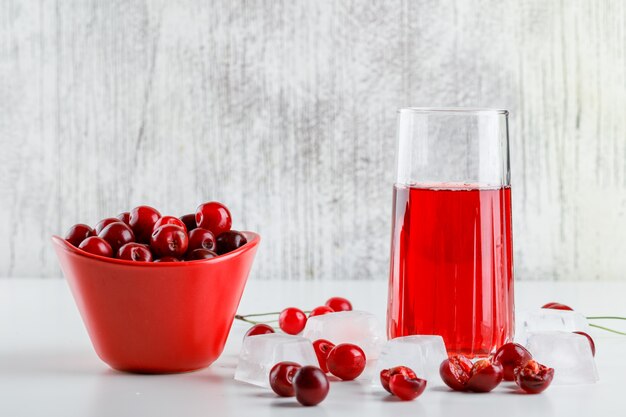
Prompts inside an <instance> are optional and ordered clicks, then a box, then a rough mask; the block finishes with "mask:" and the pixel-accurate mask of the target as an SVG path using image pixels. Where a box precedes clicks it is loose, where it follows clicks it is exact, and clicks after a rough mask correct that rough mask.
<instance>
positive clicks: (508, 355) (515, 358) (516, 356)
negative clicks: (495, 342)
mask: <svg viewBox="0 0 626 417" xmlns="http://www.w3.org/2000/svg"><path fill="white" fill-rule="evenodd" d="M532 358H533V356H532V355H531V354H530V352H529V351H528V350H527V349H526V348H525V347H524V346H522V345H520V344H517V343H505V344H504V345H502V346H500V349H498V351H497V352H496V354H495V356H494V357H493V360H494V361H496V362H498V363H499V364H500V365H502V370H503V371H504V374H503V376H504V380H505V381H513V380H514V379H515V374H514V372H515V368H517V367H519V366H522V365H524V364H525V363H526V362H528V361H529V360H531V359H532Z"/></svg>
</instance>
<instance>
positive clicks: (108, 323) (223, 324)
mask: <svg viewBox="0 0 626 417" xmlns="http://www.w3.org/2000/svg"><path fill="white" fill-rule="evenodd" d="M231 226H232V217H231V214H230V212H229V210H228V208H226V206H224V205H223V204H221V203H218V202H208V203H204V204H201V205H200V206H199V207H198V208H197V210H196V212H195V213H193V214H187V215H184V216H182V217H180V218H177V217H173V216H161V214H160V213H159V212H158V211H157V210H156V209H154V208H152V207H149V206H139V207H135V208H134V209H132V210H131V211H130V212H125V213H121V214H119V215H118V216H117V217H111V218H107V219H104V220H101V221H100V222H99V223H98V224H97V225H96V226H95V227H94V228H91V227H90V226H88V225H85V224H76V225H74V226H72V228H71V229H70V230H69V231H68V232H67V234H66V236H65V238H62V237H59V236H53V238H52V241H53V245H54V248H55V251H56V254H57V256H58V258H59V263H60V264H61V269H62V271H63V274H64V275H65V277H66V279H67V281H68V283H69V286H70V289H71V291H72V294H73V296H74V299H75V301H76V304H77V306H78V310H79V311H80V314H81V316H82V319H83V322H84V323H85V327H86V328H87V332H88V333H89V337H90V339H91V342H92V344H93V346H94V349H95V351H96V353H97V354H98V356H99V357H100V358H101V359H102V360H103V361H104V362H105V363H107V364H108V365H109V366H111V367H112V368H114V369H117V370H121V371H127V372H139V373H174V372H186V371H192V370H195V369H200V368H204V367H207V366H209V365H210V364H211V363H213V362H214V361H215V360H216V359H217V358H218V356H219V355H220V354H221V353H222V351H223V349H224V344H225V343H226V338H227V336H228V332H229V331H230V327H231V325H232V323H233V320H234V317H235V313H236V311H237V307H238V305H239V300H240V299H241V295H242V294H243V289H244V286H245V284H246V281H247V279H248V274H249V272H250V268H251V267H252V263H253V261H254V256H255V254H256V250H257V247H258V244H259V241H260V237H259V235H258V234H256V233H253V232H240V231H236V230H232V229H231Z"/></svg>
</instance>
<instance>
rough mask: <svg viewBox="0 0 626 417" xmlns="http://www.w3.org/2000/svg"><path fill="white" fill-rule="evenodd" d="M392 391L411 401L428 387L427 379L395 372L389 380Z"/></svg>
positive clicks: (399, 396) (397, 395) (403, 399)
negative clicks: (409, 376)
mask: <svg viewBox="0 0 626 417" xmlns="http://www.w3.org/2000/svg"><path fill="white" fill-rule="evenodd" d="M389 389H390V390H391V393H392V394H393V395H395V396H396V397H398V398H400V399H401V400H402V401H411V400H414V399H416V398H417V397H419V396H420V395H421V394H422V393H423V392H424V390H425V389H426V380H425V379H421V378H408V377H407V376H406V375H403V374H401V373H400V374H395V375H393V376H392V377H391V379H390V380H389Z"/></svg>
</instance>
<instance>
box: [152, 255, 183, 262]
mask: <svg viewBox="0 0 626 417" xmlns="http://www.w3.org/2000/svg"><path fill="white" fill-rule="evenodd" d="M154 262H180V259H178V258H175V257H173V256H164V257H162V258H159V259H155V260H154Z"/></svg>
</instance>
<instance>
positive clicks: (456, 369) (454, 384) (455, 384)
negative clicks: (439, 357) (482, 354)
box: [439, 355, 472, 391]
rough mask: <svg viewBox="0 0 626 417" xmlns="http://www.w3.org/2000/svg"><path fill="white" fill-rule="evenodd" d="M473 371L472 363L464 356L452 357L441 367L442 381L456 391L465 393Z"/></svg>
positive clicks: (442, 363)
mask: <svg viewBox="0 0 626 417" xmlns="http://www.w3.org/2000/svg"><path fill="white" fill-rule="evenodd" d="M471 371H472V361H470V360H469V359H467V358H466V357H465V356H463V355H454V356H450V358H448V359H446V360H444V361H443V362H441V365H440V366H439V375H440V376H441V379H442V380H443V382H445V383H446V385H447V386H449V387H450V388H452V389H453V390H455V391H465V385H466V384H467V381H468V380H469V378H470V373H471Z"/></svg>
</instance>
